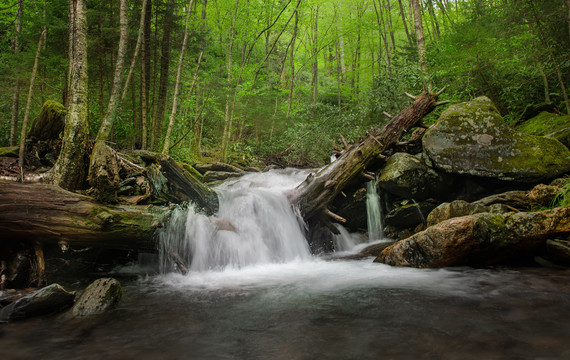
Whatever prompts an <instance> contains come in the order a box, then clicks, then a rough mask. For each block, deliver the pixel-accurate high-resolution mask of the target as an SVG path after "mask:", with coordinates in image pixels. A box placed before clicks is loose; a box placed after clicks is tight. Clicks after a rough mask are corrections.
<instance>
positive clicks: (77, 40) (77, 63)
mask: <svg viewBox="0 0 570 360" xmlns="http://www.w3.org/2000/svg"><path fill="white" fill-rule="evenodd" d="M86 12H87V9H86V0H69V19H70V24H69V27H70V31H69V59H70V63H69V72H68V74H69V76H68V78H69V80H68V84H69V86H68V89H69V91H68V95H67V103H68V106H67V113H66V116H65V131H64V135H63V145H62V147H61V153H60V155H59V158H58V159H57V162H56V164H55V166H54V168H53V176H54V178H53V180H54V183H55V184H58V185H59V186H61V187H62V188H64V189H68V190H77V189H80V188H82V187H83V183H84V181H85V156H84V154H85V149H86V147H87V139H88V137H89V125H88V122H87V119H88V103H87V90H88V87H87V17H86Z"/></svg>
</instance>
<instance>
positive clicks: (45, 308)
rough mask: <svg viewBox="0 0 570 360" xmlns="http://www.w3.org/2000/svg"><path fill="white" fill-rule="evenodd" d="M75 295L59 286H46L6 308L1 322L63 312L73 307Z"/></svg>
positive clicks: (0, 318) (0, 319)
mask: <svg viewBox="0 0 570 360" xmlns="http://www.w3.org/2000/svg"><path fill="white" fill-rule="evenodd" d="M74 298H75V294H73V293H70V292H67V291H66V290H65V289H64V288H63V287H61V286H60V285H58V284H52V285H49V286H46V287H44V288H42V289H40V290H38V291H36V292H34V293H33V294H30V295H27V296H24V297H23V298H21V299H19V300H17V301H15V302H13V303H11V304H10V305H8V306H6V307H5V308H3V309H2V311H1V312H0V321H12V320H22V319H26V318H29V317H33V316H39V315H46V314H51V313H55V312H60V311H63V310H65V309H67V308H69V307H71V305H73V299H74Z"/></svg>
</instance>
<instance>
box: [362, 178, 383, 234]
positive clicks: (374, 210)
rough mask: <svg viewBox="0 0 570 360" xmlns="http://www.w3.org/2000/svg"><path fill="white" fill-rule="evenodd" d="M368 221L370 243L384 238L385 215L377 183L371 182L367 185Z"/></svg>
mask: <svg viewBox="0 0 570 360" xmlns="http://www.w3.org/2000/svg"><path fill="white" fill-rule="evenodd" d="M366 220H367V224H368V239H369V241H373V240H380V239H383V238H384V228H383V223H382V221H383V213H382V205H381V203H380V195H379V194H378V191H377V190H376V181H375V180H370V181H369V182H368V183H367V184H366Z"/></svg>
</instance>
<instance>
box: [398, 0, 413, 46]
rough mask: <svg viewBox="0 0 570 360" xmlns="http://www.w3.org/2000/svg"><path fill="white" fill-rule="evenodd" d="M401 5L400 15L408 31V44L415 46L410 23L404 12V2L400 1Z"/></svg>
mask: <svg viewBox="0 0 570 360" xmlns="http://www.w3.org/2000/svg"><path fill="white" fill-rule="evenodd" d="M398 4H399V5H400V15H401V16H402V23H403V24H404V30H405V31H406V37H407V38H408V44H410V46H413V42H412V37H411V36H410V31H409V30H408V22H407V21H406V14H405V12H404V6H403V5H402V0H398Z"/></svg>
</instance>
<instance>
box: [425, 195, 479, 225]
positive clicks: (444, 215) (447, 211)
mask: <svg viewBox="0 0 570 360" xmlns="http://www.w3.org/2000/svg"><path fill="white" fill-rule="evenodd" d="M484 212H489V208H488V207H487V206H483V205H480V204H475V203H473V204H472V203H468V202H467V201H464V200H454V201H452V202H446V203H443V204H441V205H439V206H438V207H436V208H435V209H433V210H432V211H431V212H430V213H429V215H428V217H427V225H428V226H433V225H435V224H438V223H440V222H442V221H445V220H449V219H452V218H456V217H461V216H466V215H472V214H479V213H484Z"/></svg>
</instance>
